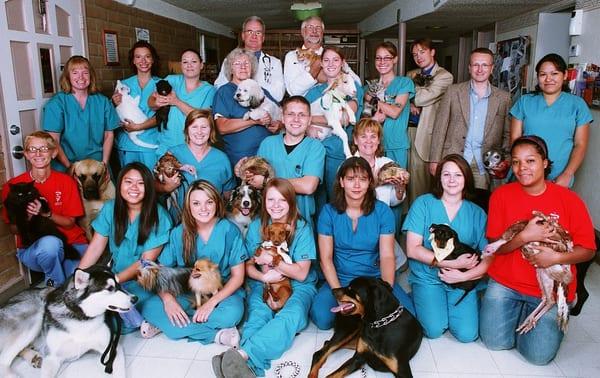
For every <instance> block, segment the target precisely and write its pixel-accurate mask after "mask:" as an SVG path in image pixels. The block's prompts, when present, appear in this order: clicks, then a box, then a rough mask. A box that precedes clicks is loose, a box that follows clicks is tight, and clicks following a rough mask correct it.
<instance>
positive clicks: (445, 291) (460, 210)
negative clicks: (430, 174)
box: [402, 154, 491, 343]
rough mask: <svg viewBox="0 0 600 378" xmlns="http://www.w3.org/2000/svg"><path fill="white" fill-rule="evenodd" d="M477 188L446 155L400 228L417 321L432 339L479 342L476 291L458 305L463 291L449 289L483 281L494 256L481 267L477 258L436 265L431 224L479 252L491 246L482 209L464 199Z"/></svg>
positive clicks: (460, 163)
mask: <svg viewBox="0 0 600 378" xmlns="http://www.w3.org/2000/svg"><path fill="white" fill-rule="evenodd" d="M474 187H475V186H474V182H473V173H472V172H471V168H470V166H469V163H467V161H466V160H465V159H464V158H463V157H462V156H461V155H458V154H450V155H447V156H445V157H444V158H443V159H442V160H441V161H440V164H438V166H437V170H436V174H435V180H434V189H433V191H432V193H428V194H424V195H421V196H419V197H417V199H416V200H415V202H414V203H413V204H412V206H411V207H410V210H409V212H408V215H407V217H406V220H405V221H404V224H403V226H402V230H403V231H406V232H407V236H406V249H407V253H408V265H409V267H410V275H409V276H408V281H409V282H410V284H411V287H412V295H413V300H414V302H415V308H416V311H417V313H416V316H417V319H418V320H419V322H420V323H421V325H422V326H423V330H424V331H425V335H426V336H427V337H429V338H437V337H440V336H441V335H442V334H443V333H444V332H445V331H446V330H447V329H449V330H450V333H452V335H454V337H455V338H456V339H457V340H458V341H460V342H463V343H466V342H471V341H474V340H476V339H477V337H478V333H479V332H478V327H479V303H478V297H477V289H475V290H472V291H471V292H469V294H467V295H466V296H465V297H464V299H463V300H462V301H461V302H460V303H459V304H458V305H457V304H456V302H458V300H459V299H460V298H461V297H462V296H463V294H464V290H462V289H458V288H452V287H451V286H449V285H448V284H451V283H457V282H463V281H468V280H473V279H478V278H481V277H483V275H484V274H485V272H486V271H487V267H488V266H489V263H490V262H491V257H484V258H483V260H482V261H481V262H479V260H478V259H477V256H476V255H474V254H469V255H467V254H464V255H461V256H460V257H459V258H457V259H456V260H442V261H438V260H437V259H435V257H434V254H433V251H432V247H431V242H430V240H429V227H430V226H431V225H432V224H434V223H435V224H447V225H449V226H450V227H451V228H452V229H453V230H454V231H456V232H457V234H458V238H459V240H460V241H461V242H462V243H464V244H466V245H468V246H470V247H472V248H473V249H475V250H477V251H482V250H483V248H484V247H485V246H486V245H487V239H486V238H485V227H486V221H487V217H486V215H485V212H484V211H483V209H482V208H480V207H479V206H477V205H475V204H474V203H473V202H471V201H469V200H467V199H466V198H467V197H468V196H470V195H471V193H472V192H473V190H474ZM459 269H466V270H467V271H465V272H461V271H460V270H459Z"/></svg>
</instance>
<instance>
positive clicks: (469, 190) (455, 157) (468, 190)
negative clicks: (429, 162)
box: [431, 154, 475, 200]
mask: <svg viewBox="0 0 600 378" xmlns="http://www.w3.org/2000/svg"><path fill="white" fill-rule="evenodd" d="M450 162H452V163H454V164H456V165H457V166H458V169H460V171H461V173H462V174H463V177H464V178H465V187H464V188H463V190H462V198H463V199H468V200H471V199H473V197H474V193H475V180H474V179H473V171H471V166H470V165H469V163H467V161H466V160H465V158H464V157H462V155H459V154H449V155H446V156H444V157H443V158H442V160H441V161H440V162H439V163H438V165H437V168H436V170H435V178H434V179H433V183H432V185H431V193H432V194H433V195H434V196H435V197H436V198H438V199H440V198H442V194H443V193H444V188H442V169H443V168H444V165H446V163H450Z"/></svg>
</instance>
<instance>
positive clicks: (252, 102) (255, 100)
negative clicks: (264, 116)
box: [250, 94, 265, 108]
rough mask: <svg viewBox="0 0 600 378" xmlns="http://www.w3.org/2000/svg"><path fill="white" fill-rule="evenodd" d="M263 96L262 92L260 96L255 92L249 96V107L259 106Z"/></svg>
mask: <svg viewBox="0 0 600 378" xmlns="http://www.w3.org/2000/svg"><path fill="white" fill-rule="evenodd" d="M264 99H265V96H264V94H263V95H262V96H261V95H260V94H256V95H254V96H250V107H251V108H258V107H259V106H260V104H262V102H263V101H264Z"/></svg>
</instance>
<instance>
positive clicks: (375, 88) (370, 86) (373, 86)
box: [362, 79, 385, 117]
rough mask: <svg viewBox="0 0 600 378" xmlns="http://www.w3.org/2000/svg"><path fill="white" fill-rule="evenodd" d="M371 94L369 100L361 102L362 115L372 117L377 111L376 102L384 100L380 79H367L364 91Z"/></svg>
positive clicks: (383, 89) (383, 90)
mask: <svg viewBox="0 0 600 378" xmlns="http://www.w3.org/2000/svg"><path fill="white" fill-rule="evenodd" d="M365 94H368V95H369V96H371V100H369V101H366V100H365V101H364V103H363V112H362V114H363V117H373V116H374V115H375V113H376V112H377V103H378V102H379V101H385V88H384V87H383V84H382V83H381V81H380V80H378V79H374V80H367V90H366V93H365Z"/></svg>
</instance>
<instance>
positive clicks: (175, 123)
mask: <svg viewBox="0 0 600 378" xmlns="http://www.w3.org/2000/svg"><path fill="white" fill-rule="evenodd" d="M165 80H166V81H168V82H169V84H171V86H172V87H173V90H174V91H175V94H177V97H178V98H179V99H180V100H181V101H183V102H185V103H186V104H188V105H189V106H191V107H193V108H195V109H211V108H212V103H213V98H214V97H215V92H216V90H215V87H213V86H212V85H211V84H209V83H208V82H206V81H203V82H202V83H201V85H200V86H199V87H198V88H196V89H194V90H193V91H191V92H189V93H188V91H187V89H186V88H185V79H184V77H183V75H169V76H167V77H166V78H165ZM184 125H185V114H183V113H182V112H181V110H179V109H177V107H176V106H171V110H170V111H169V122H168V123H167V128H166V129H165V128H164V127H163V128H162V130H161V131H160V135H159V142H160V147H158V153H159V154H160V155H162V154H163V153H164V152H165V151H166V150H167V149H169V147H173V146H177V145H178V144H182V143H185V137H184V135H183V127H184Z"/></svg>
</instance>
